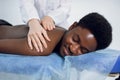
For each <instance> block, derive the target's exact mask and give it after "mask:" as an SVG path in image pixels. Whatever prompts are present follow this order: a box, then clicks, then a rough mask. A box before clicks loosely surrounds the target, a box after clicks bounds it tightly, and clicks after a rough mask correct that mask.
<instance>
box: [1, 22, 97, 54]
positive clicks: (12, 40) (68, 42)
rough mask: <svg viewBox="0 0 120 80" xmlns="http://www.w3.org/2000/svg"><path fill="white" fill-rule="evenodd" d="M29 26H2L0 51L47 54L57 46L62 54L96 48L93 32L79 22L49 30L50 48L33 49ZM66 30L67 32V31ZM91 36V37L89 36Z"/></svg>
mask: <svg viewBox="0 0 120 80" xmlns="http://www.w3.org/2000/svg"><path fill="white" fill-rule="evenodd" d="M28 31H29V27H27V26H25V25H19V26H15V27H14V26H8V25H1V26H0V52H3V53H9V54H20V55H31V56H46V55H49V54H51V53H52V51H53V50H54V48H55V47H56V46H57V44H58V43H59V44H60V46H57V47H58V48H59V49H60V51H58V52H60V53H61V55H62V56H66V55H80V54H83V53H87V52H91V51H94V50H96V46H97V42H96V39H95V37H94V36H93V34H92V33H91V32H90V31H89V30H88V29H85V28H81V27H80V26H77V22H75V23H73V25H71V26H70V28H69V30H68V31H67V30H65V29H63V28H60V27H56V28H55V29H54V30H52V31H47V34H48V36H49V37H50V39H51V41H50V42H49V41H47V40H46V42H47V45H48V48H44V51H43V52H37V50H35V49H33V50H31V49H30V48H29V46H28V43H27V38H26V36H27V33H28ZM65 32H66V33H65ZM91 35H92V36H91ZM89 36H91V37H89Z"/></svg>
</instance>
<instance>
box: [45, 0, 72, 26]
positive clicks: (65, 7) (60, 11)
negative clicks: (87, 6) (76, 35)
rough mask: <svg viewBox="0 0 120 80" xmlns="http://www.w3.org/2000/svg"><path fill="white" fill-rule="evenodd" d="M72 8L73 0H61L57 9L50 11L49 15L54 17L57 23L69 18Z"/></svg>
mask: <svg viewBox="0 0 120 80" xmlns="http://www.w3.org/2000/svg"><path fill="white" fill-rule="evenodd" d="M70 9H71V0H61V2H60V6H59V7H58V8H57V9H55V10H53V11H51V12H49V13H48V14H47V15H48V16H50V17H52V19H53V20H54V22H55V24H56V25H57V24H60V23H62V22H63V21H65V20H67V18H68V17H69V14H70Z"/></svg>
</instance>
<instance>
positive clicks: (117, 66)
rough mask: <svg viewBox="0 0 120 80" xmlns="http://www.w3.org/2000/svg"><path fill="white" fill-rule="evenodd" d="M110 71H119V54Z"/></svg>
mask: <svg viewBox="0 0 120 80" xmlns="http://www.w3.org/2000/svg"><path fill="white" fill-rule="evenodd" d="M111 73H120V56H119V57H118V59H117V61H116V63H115V65H114V66H113V69H112V70H111Z"/></svg>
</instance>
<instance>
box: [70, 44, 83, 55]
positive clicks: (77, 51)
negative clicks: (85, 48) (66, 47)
mask: <svg viewBox="0 0 120 80" xmlns="http://www.w3.org/2000/svg"><path fill="white" fill-rule="evenodd" d="M70 50H71V52H72V53H73V55H79V54H81V51H80V45H76V44H74V45H71V46H70Z"/></svg>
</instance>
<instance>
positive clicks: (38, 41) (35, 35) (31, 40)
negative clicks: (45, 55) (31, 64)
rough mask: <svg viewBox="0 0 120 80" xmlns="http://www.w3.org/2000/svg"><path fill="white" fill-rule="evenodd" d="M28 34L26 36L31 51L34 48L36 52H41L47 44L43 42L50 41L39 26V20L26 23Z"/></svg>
mask: <svg viewBox="0 0 120 80" xmlns="http://www.w3.org/2000/svg"><path fill="white" fill-rule="evenodd" d="M28 26H29V27H30V28H29V32H28V35H27V38H28V45H29V47H30V48H31V49H33V48H35V49H36V50H37V51H38V52H39V51H41V52H43V47H45V48H47V43H46V41H45V39H46V40H48V41H50V38H49V37H48V35H47V32H46V30H45V29H44V28H43V27H42V26H41V25H40V22H39V20H37V19H31V20H30V21H29V22H28Z"/></svg>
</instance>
